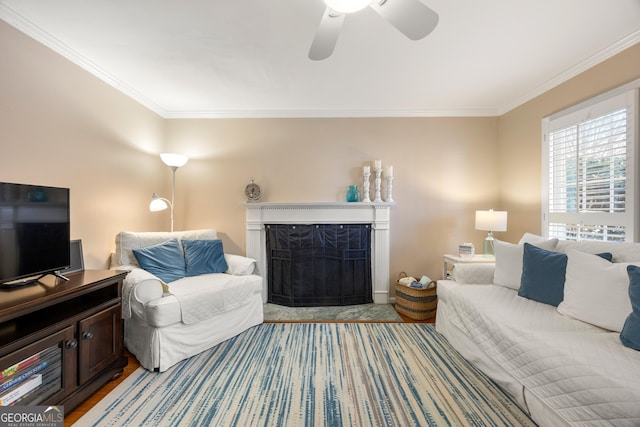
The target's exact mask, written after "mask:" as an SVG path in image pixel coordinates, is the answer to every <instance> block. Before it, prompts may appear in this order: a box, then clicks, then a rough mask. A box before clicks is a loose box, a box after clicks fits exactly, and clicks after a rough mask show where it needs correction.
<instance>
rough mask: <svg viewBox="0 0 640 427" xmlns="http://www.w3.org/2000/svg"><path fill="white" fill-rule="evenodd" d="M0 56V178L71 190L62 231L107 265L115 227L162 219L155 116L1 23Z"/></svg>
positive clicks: (93, 262) (160, 126) (160, 127)
mask: <svg viewBox="0 0 640 427" xmlns="http://www.w3.org/2000/svg"><path fill="white" fill-rule="evenodd" d="M0 57H1V58H2V65H1V66H0V181H8V182H19V183H30V184H40V185H51V186H62V187H70V189H71V204H72V209H71V237H72V238H73V239H76V238H81V239H82V241H83V248H84V253H85V264H86V266H87V267H88V268H103V267H106V266H107V259H108V256H109V253H110V251H112V250H113V247H114V244H113V242H114V236H115V233H116V232H117V231H118V230H120V229H140V230H143V229H146V230H153V229H157V228H158V227H159V226H160V224H161V223H160V220H161V218H159V217H157V216H154V215H152V214H151V213H150V212H149V211H148V203H149V200H150V197H151V193H152V192H153V191H154V190H156V189H158V190H160V189H162V188H163V186H164V185H166V184H167V183H168V181H166V182H163V179H162V175H161V173H162V172H163V171H164V169H163V168H164V166H163V165H162V163H161V162H160V161H159V159H158V158H157V156H156V153H158V152H160V150H161V147H162V144H163V132H164V124H165V123H164V120H163V119H162V118H161V117H159V116H157V115H156V114H153V113H152V112H150V111H149V110H147V109H145V108H143V107H142V106H140V105H139V104H137V103H136V102H134V101H132V100H131V99H130V98H128V97H126V96H125V95H123V94H121V93H120V92H118V91H117V90H115V89H113V88H112V87H110V86H108V85H106V84H104V83H102V82H101V81H99V80H98V79H97V78H95V77H93V76H92V75H90V74H89V73H87V72H85V71H83V70H81V69H80V68H79V67H77V66H75V65H73V64H71V63H70V62H68V61H66V60H65V59H63V58H62V57H61V56H60V55H57V54H55V53H53V52H52V51H50V50H49V49H47V48H45V47H44V46H42V45H40V44H38V43H35V42H34V41H33V40H31V39H29V38H28V37H26V36H24V35H23V34H22V33H20V32H18V31H16V30H14V29H13V28H12V27H10V26H8V25H7V24H5V23H3V22H2V21H0ZM158 187H159V188H158Z"/></svg>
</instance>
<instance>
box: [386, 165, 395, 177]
mask: <svg viewBox="0 0 640 427" xmlns="http://www.w3.org/2000/svg"><path fill="white" fill-rule="evenodd" d="M384 174H385V175H386V176H388V177H389V178H393V166H387V167H386V168H385V171H384Z"/></svg>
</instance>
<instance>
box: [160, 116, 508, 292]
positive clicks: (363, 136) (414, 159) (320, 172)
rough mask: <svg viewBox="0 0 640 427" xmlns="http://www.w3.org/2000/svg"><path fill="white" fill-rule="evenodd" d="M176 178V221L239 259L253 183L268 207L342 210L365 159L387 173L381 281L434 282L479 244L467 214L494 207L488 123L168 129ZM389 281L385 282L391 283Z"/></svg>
mask: <svg viewBox="0 0 640 427" xmlns="http://www.w3.org/2000/svg"><path fill="white" fill-rule="evenodd" d="M166 135H167V148H168V149H169V150H170V151H177V152H184V153H186V154H188V155H189V156H191V157H192V159H191V160H190V161H189V163H188V164H187V165H186V166H185V167H184V168H182V169H180V170H178V175H177V181H178V184H177V187H178V190H177V191H178V200H177V202H176V205H178V208H177V210H176V216H177V219H176V220H177V221H179V222H180V224H181V226H184V225H185V224H186V225H187V226H188V227H189V228H199V227H207V226H214V227H215V228H217V229H218V230H221V231H224V233H225V234H226V235H225V242H224V244H225V248H226V249H228V250H233V251H239V252H244V246H245V232H244V227H245V210H244V208H243V207H242V206H241V203H242V202H244V201H245V198H244V195H243V190H244V186H245V185H246V184H247V183H248V182H249V179H250V177H255V180H256V182H257V183H259V184H260V185H261V186H262V188H263V191H264V193H265V197H264V199H263V201H269V202H297V201H303V202H326V201H343V200H344V197H345V196H344V192H345V190H346V187H347V186H348V185H349V184H361V182H362V178H361V173H362V167H363V165H365V164H370V163H371V162H372V161H373V160H374V159H380V160H382V163H383V167H384V166H385V165H393V166H394V181H393V197H394V199H395V200H396V203H397V205H396V207H395V208H394V209H393V210H392V225H391V227H392V230H391V235H392V237H391V254H392V255H391V279H395V278H396V277H397V276H398V274H399V273H400V272H401V271H406V272H407V273H408V274H412V275H421V274H427V275H429V276H430V277H432V278H438V277H440V274H441V270H442V254H443V252H445V251H446V252H451V251H455V250H457V245H458V244H459V243H461V242H463V241H468V240H472V241H474V242H475V243H476V244H479V245H481V242H482V238H483V233H482V232H478V231H475V230H474V229H473V226H474V224H473V221H474V210H475V209H476V208H483V209H488V208H491V207H493V206H496V205H497V201H498V182H497V165H496V159H497V150H496V148H497V146H496V140H497V118H495V117H491V118H395V119H394V118H385V119H231V120H183V119H180V120H169V121H168V123H167V134H166ZM391 279H390V280H391Z"/></svg>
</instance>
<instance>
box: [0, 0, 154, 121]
mask: <svg viewBox="0 0 640 427" xmlns="http://www.w3.org/2000/svg"><path fill="white" fill-rule="evenodd" d="M0 19H2V20H3V21H4V22H6V23H7V24H9V25H11V26H12V27H14V28H16V29H17V30H19V31H21V32H22V33H24V34H26V35H27V36H29V37H31V38H32V39H34V40H35V41H37V42H39V43H41V44H43V45H45V46H46V47H48V48H49V49H51V50H53V51H54V52H56V53H58V54H59V55H62V56H63V57H64V58H66V59H68V60H69V61H71V62H72V63H74V64H76V65H77V66H79V67H80V68H82V69H84V70H85V71H87V72H89V73H91V74H93V75H94V76H95V77H97V78H98V79H100V80H102V81H103V82H105V83H107V84H108V85H110V86H113V87H114V88H115V89H117V90H119V91H120V92H122V93H123V94H125V95H127V96H128V97H129V98H132V99H133V100H135V101H136V102H138V103H140V104H142V105H143V106H144V107H146V108H148V109H149V110H151V111H153V112H154V113H156V114H158V115H160V116H163V117H164V114H165V111H164V110H163V109H162V108H160V106H158V105H157V104H156V103H154V102H153V101H151V100H150V99H148V98H146V97H145V96H144V95H142V94H141V93H140V92H138V91H136V90H135V89H133V88H132V87H130V86H128V85H126V84H124V83H123V82H122V81H121V80H118V79H117V78H116V77H114V76H112V75H111V74H109V73H108V72H106V71H105V70H103V69H102V68H100V67H98V66H97V65H96V64H94V63H93V62H91V61H89V60H88V59H87V58H85V57H84V56H82V55H81V54H80V53H78V52H77V51H75V50H73V49H72V48H71V47H69V46H67V45H66V44H64V43H63V42H62V41H60V40H58V39H57V38H55V37H53V36H52V35H51V34H49V33H47V32H46V31H44V30H43V29H42V28H40V27H38V26H37V25H36V24H34V23H33V22H31V21H30V20H28V19H27V18H25V17H24V16H22V15H20V14H19V13H18V12H16V11H15V10H13V9H11V8H10V7H8V6H7V5H5V4H2V3H0Z"/></svg>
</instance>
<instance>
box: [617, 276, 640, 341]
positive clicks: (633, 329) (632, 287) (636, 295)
mask: <svg viewBox="0 0 640 427" xmlns="http://www.w3.org/2000/svg"><path fill="white" fill-rule="evenodd" d="M627 274H628V275H629V298H630V300H631V307H632V311H631V314H629V317H627V319H626V320H625V322H624V326H623V327H622V331H621V332H620V341H622V344H624V345H626V346H627V347H630V348H633V349H634V350H640V267H638V266H636V265H629V266H627Z"/></svg>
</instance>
